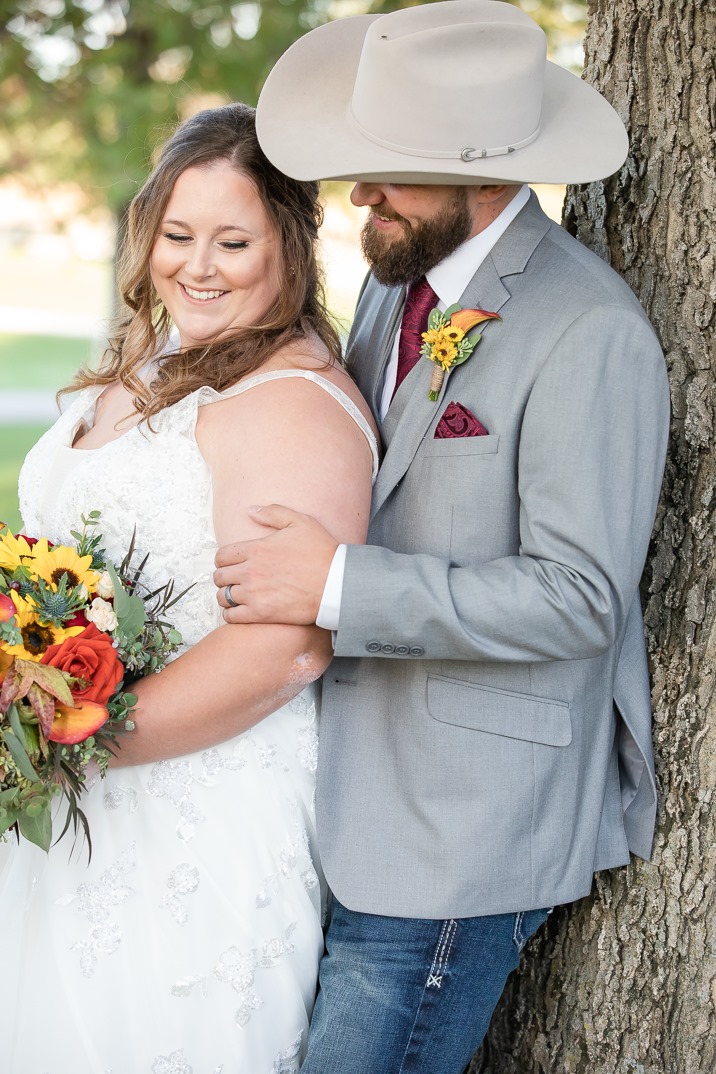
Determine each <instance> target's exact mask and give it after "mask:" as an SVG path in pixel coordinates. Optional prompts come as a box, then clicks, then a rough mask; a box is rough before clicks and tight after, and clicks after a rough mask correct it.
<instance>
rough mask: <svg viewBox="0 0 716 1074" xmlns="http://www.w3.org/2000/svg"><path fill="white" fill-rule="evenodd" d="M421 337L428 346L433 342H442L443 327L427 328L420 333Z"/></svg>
mask: <svg viewBox="0 0 716 1074" xmlns="http://www.w3.org/2000/svg"><path fill="white" fill-rule="evenodd" d="M422 337H423V339H424V340H425V342H426V343H428V344H429V345H430V346H433V344H435V343H442V338H443V329H442V328H428V330H427V332H423V333H422Z"/></svg>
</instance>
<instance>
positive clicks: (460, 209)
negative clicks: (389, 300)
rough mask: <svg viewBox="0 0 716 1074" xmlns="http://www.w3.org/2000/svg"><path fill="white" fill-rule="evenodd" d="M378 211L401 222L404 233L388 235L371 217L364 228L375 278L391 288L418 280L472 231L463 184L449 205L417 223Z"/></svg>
mask: <svg viewBox="0 0 716 1074" xmlns="http://www.w3.org/2000/svg"><path fill="white" fill-rule="evenodd" d="M379 212H380V215H381V216H384V217H386V218H387V219H389V220H399V221H401V222H402V226H403V234H402V235H401V236H400V237H399V238H388V237H387V236H386V235H384V234H382V233H381V232H379V231H377V230H376V228H375V227H374V226H373V224H372V222H371V220H370V217H369V218H368V219H367V220H366V222H365V224H364V225H363V230H362V231H361V246H362V248H363V254H364V256H365V259H366V261H367V262H368V264H369V265H370V267H371V269H372V270H373V275H374V276H375V278H376V280H378V282H379V283H383V284H386V285H388V286H389V287H394V286H397V285H400V284H407V283H415V281H416V280H419V279H420V278H421V276H424V275H425V273H426V272H429V271H430V269H432V268H435V266H436V265H438V264H440V262H441V261H444V259H445V258H446V257H447V256H448V255H449V254H451V253H452V252H453V250H456V249H457V247H458V246H460V245H461V244H462V243H463V242H465V240H466V239H468V238H469V237H470V231H471V230H472V218H471V216H470V210H469V208H468V200H467V191H466V190H465V189H464V187H460V188H458V190H457V191H456V192H455V197H454V198H453V200H452V201H451V202H450V204H449V205H446V206H445V207H444V208H443V209H441V210H440V211H439V212H438V213H436V215H435V216H433V217H431V218H430V219H429V220H421V221H420V222H419V223H417V224H411V223H410V222H409V221H408V220H406V219H405V217H403V216H400V215H399V214H398V213H396V212H393V211H391V210H388V209H383V208H380V209H379Z"/></svg>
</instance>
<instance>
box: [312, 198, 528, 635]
mask: <svg viewBox="0 0 716 1074" xmlns="http://www.w3.org/2000/svg"><path fill="white" fill-rule="evenodd" d="M529 196H530V188H529V187H528V186H522V187H520V189H519V191H518V192H517V194H516V195H515V197H514V198H512V200H511V201H510V202H509V204H508V205H506V206H505V208H504V209H503V210H502V212H501V213H500V215H499V216H498V217H496V218H495V219H494V220H493V221H492V223H491V224H490V225H489V226H488V227H486V228H485V230H484V231H480V232H479V233H478V234H477V235H473V236H472V238H471V239H467V241H466V242H464V243H463V244H462V245H461V246H458V248H457V250H454V251H453V252H452V253H451V254H450V255H449V257H446V258H445V260H444V261H441V262H440V264H439V265H436V266H435V268H433V269H431V270H430V271H429V272H427V273H426V274H425V278H426V279H427V281H428V283H429V284H430V286H431V287H432V289H433V291H434V292H435V294H436V295H437V296H438V300H439V301H438V307H439V308H440V309H441V310H445V309H447V307H448V306H452V305H453V303H455V302H457V301H458V299H459V298H460V295H461V294H462V293H463V291H464V290H465V288H466V287H467V285H468V283H469V282H470V280H471V279H472V277H473V276H474V275H475V273H476V272H477V270H478V268H479V267H480V265H481V264H482V262H483V261H484V260H485V258H486V257H487V255H488V254H489V253H490V251H491V250H492V248H493V246H494V245H495V243H496V242H497V240H498V239H499V238H500V236H501V235H503V234H504V232H505V231H506V230H507V228H508V227H509V226H510V224H511V223H512V221H513V220H514V219H515V217H516V216H517V214H518V213H519V211H520V209H523V208H524V206H525V205H526V204H527V202H528V200H529ZM399 339H400V331H398V332H396V334H395V340H394V341H393V348H392V351H391V355H390V360H389V361H388V364H387V366H386V369H385V377H384V379H383V392H382V395H381V401H380V419H381V421H383V419H384V418H385V415H386V414H387V413H388V407H389V406H390V401H391V399H392V398H393V391H394V388H395V379H396V376H397V373H398V343H399ZM345 563H346V545H344V544H339V545H338V548H337V549H336V551H335V555H334V556H333V562H332V563H331V567H330V570H329V572H328V577H327V578H326V585H325V588H324V590H323V597H322V599H321V606H320V608H319V609H318V615H317V616H316V625H317V626H319V627H323V629H324V630H338V621H339V619H340V614H341V594H342V590H343V573H344V570H345Z"/></svg>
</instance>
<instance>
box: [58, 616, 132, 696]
mask: <svg viewBox="0 0 716 1074" xmlns="http://www.w3.org/2000/svg"><path fill="white" fill-rule="evenodd" d="M41 663H43V664H49V666H50V667H53V668H59V669H60V671H64V672H66V673H67V674H68V675H72V677H73V678H75V679H84V680H85V681H86V682H88V683H89V685H88V686H86V687H85V688H84V689H82V688H81V687H79V686H74V687H73V688H72V696H73V697H74V698H75V700H76V701H78V702H84V701H92V702H96V703H97V704H98V705H105V704H106V703H107V701H108V700H109V698H110V697H111V696H112V694H113V693H114V692H115V690H116V689H117V686H118V685H119V683H120V682H121V681H122V677H123V676H124V667H123V666H122V661H121V660H120V659H119V657H118V656H117V650H116V649H115V648H114V646H113V645H112V639H111V638H110V637H109V636H108V635H107V634H105V633H103V632H102V631H101V630H98V629H97V627H96V626H95V625H94V623H90V625H89V626H88V627H87V629H86V630H83V631H82V633H81V634H78V635H77V636H76V637H74V638H67V639H66V640H65V641H63V642H62V644H61V645H50V646H49V648H48V649H47V650H46V652H45V653H44V654H43V656H42V660H41Z"/></svg>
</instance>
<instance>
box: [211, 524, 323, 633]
mask: <svg viewBox="0 0 716 1074" xmlns="http://www.w3.org/2000/svg"><path fill="white" fill-rule="evenodd" d="M249 515H250V517H251V518H252V519H253V521H254V522H257V523H259V524H260V525H262V526H266V527H267V528H269V529H271V530H273V533H270V534H269V535H268V536H266V537H260V538H257V539H255V540H250V541H237V542H235V543H233V544H227V545H223V546H222V547H221V548H219V550H218V552H217V553H216V565H217V568H218V569H217V570H216V571H215V572H214V583H215V585H216V586H217V589H218V593H217V600H218V601H219V604H220V605H221V607H222V608H223V609H224V619H226V621H227V622H229V623H292V624H298V625H309V624H313V623H315V621H316V616H317V615H318V610H319V607H320V604H321V598H322V597H323V590H324V587H325V584H326V578H327V576H328V571H329V569H330V566H331V563H332V561H333V556H334V554H335V551H336V548H337V547H338V541H336V539H335V538H334V537H333V536H331V534H330V533H329V532H328V531H327V530H326V529H325V528H324V527H323V526H322V525H321V524H320V522H318V521H317V520H316V519H315V518H313V517H312V516H311V515H305V514H301V513H300V512H298V511H292V510H290V508H288V507H281V506H279V505H277V504H271V505H270V506H268V507H255V508H250V509H249ZM229 598H230V599H229ZM232 602H233V604H232ZM234 605H236V606H234Z"/></svg>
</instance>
